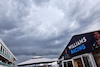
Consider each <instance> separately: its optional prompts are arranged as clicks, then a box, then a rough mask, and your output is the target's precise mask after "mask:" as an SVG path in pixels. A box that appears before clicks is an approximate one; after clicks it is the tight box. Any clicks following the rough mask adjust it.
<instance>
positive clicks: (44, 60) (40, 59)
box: [18, 56, 58, 66]
mask: <svg viewBox="0 0 100 67" xmlns="http://www.w3.org/2000/svg"><path fill="white" fill-rule="evenodd" d="M57 60H58V59H49V58H43V57H42V56H35V57H33V58H32V59H30V60H27V61H24V62H22V63H19V64H18V66H25V65H32V64H41V63H52V62H55V61H57Z"/></svg>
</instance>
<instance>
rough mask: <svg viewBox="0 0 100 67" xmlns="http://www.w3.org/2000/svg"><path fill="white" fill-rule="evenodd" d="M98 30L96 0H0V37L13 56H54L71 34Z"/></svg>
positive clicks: (99, 9)
mask: <svg viewBox="0 0 100 67" xmlns="http://www.w3.org/2000/svg"><path fill="white" fill-rule="evenodd" d="M95 30H100V0H0V38H1V39H2V40H3V41H4V43H5V44H6V45H7V46H8V48H9V49H10V50H11V51H12V53H13V54H14V55H15V56H16V57H17V59H18V61H17V63H20V62H23V61H25V60H28V59H30V58H32V57H33V56H43V57H47V58H58V57H59V56H60V54H61V52H62V51H63V50H64V48H65V46H66V45H67V43H68V42H69V40H70V39H71V37H72V36H73V35H75V34H81V33H85V32H90V31H95Z"/></svg>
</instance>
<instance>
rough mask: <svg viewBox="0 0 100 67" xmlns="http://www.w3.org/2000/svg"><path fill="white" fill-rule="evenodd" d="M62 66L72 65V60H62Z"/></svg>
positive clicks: (70, 66)
mask: <svg viewBox="0 0 100 67" xmlns="http://www.w3.org/2000/svg"><path fill="white" fill-rule="evenodd" d="M63 67H74V66H73V62H72V60H66V61H64V62H63Z"/></svg>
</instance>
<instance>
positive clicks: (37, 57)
mask: <svg viewBox="0 0 100 67" xmlns="http://www.w3.org/2000/svg"><path fill="white" fill-rule="evenodd" d="M39 58H43V57H42V56H34V57H33V58H32V59H39Z"/></svg>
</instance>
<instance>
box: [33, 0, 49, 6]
mask: <svg viewBox="0 0 100 67" xmlns="http://www.w3.org/2000/svg"><path fill="white" fill-rule="evenodd" d="M49 1H50V0H33V2H35V4H36V5H37V6H41V5H44V3H46V2H49Z"/></svg>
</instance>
